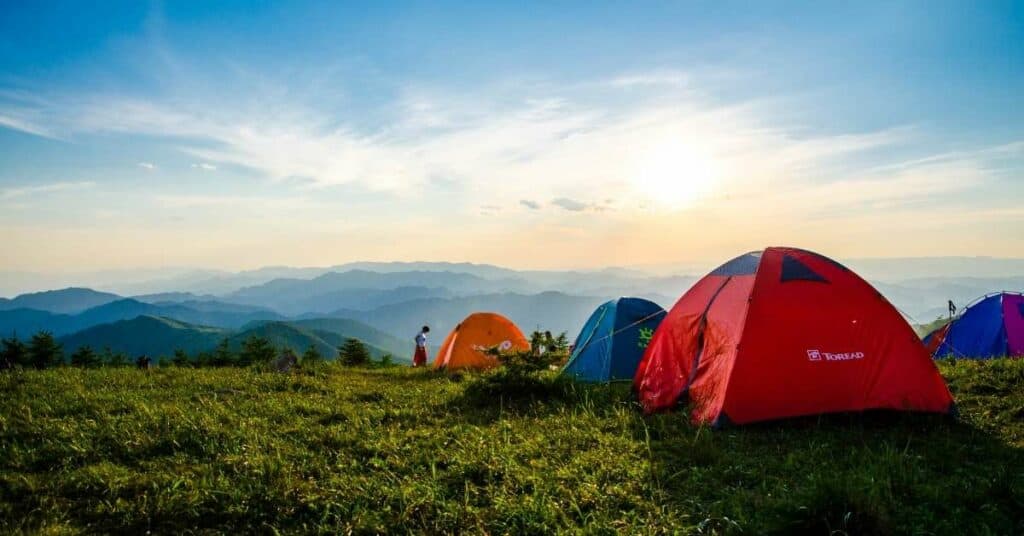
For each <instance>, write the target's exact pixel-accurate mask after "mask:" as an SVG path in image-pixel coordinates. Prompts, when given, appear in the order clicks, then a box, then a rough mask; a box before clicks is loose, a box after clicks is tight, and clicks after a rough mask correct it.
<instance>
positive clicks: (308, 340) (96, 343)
mask: <svg viewBox="0 0 1024 536" xmlns="http://www.w3.org/2000/svg"><path fill="white" fill-rule="evenodd" d="M252 336H260V337H265V338H267V339H268V340H270V342H271V343H272V344H273V345H274V346H275V347H276V348H277V349H278V350H279V351H280V350H283V349H284V348H290V349H291V350H293V351H294V352H296V353H297V354H299V355H301V354H302V353H303V352H305V351H306V349H308V348H309V347H310V346H312V347H314V348H316V349H317V350H318V351H319V352H320V353H321V355H322V356H323V357H324V358H325V359H329V360H330V359H334V358H336V357H337V354H338V350H337V348H338V346H340V345H341V344H342V343H343V342H344V341H345V339H347V338H350V337H351V338H357V339H359V340H361V341H363V343H364V344H366V345H367V348H368V349H369V350H370V354H371V355H373V356H374V357H375V358H378V359H379V358H380V357H381V356H382V355H384V354H386V353H391V354H393V355H394V357H395V360H396V361H408V357H407V356H406V355H405V354H406V353H408V352H407V351H408V348H406V346H409V345H405V344H403V343H402V342H401V341H399V340H398V339H396V338H394V337H391V336H389V335H387V334H385V333H382V332H380V331H379V330H376V329H374V328H372V327H370V326H367V325H365V324H361V323H359V322H357V321H355V320H350V319H316V320H303V321H299V322H295V323H292V322H280V321H261V322H253V323H250V324H249V325H247V326H245V327H244V328H242V329H237V330H231V329H225V328H219V327H213V326H203V325H198V324H190V323H187V322H181V321H178V320H174V319H171V318H164V317H158V316H150V315H141V316H138V317H135V318H132V319H129V320H119V321H117V322H112V323H109V324H102V325H98V326H92V327H90V328H87V329H84V330H82V331H79V332H77V333H73V334H70V335H65V336H63V337H60V338H59V340H60V342H61V343H62V344H63V345H64V348H65V352H66V353H67V354H70V353H71V352H74V351H75V350H76V349H78V348H79V347H81V346H90V347H92V348H93V349H94V350H96V351H101V350H102V349H104V348H110V349H111V350H113V351H115V352H124V353H126V354H128V355H129V356H131V357H135V356H138V355H143V354H145V355H148V356H150V357H153V358H157V357H161V356H163V357H171V356H172V355H173V354H174V352H175V350H179V349H180V350H184V351H185V352H186V353H187V354H189V356H192V357H194V356H195V355H196V354H197V353H199V352H202V351H209V350H212V349H213V348H214V347H216V346H217V344H218V343H220V341H221V340H223V339H227V341H228V344H229V345H230V346H231V347H232V349H234V350H236V351H237V350H238V349H239V348H241V346H242V343H243V342H244V341H245V340H246V339H248V338H249V337H252Z"/></svg>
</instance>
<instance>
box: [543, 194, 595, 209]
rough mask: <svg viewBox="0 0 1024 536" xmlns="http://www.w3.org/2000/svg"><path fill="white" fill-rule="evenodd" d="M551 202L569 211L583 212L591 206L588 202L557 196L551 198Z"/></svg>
mask: <svg viewBox="0 0 1024 536" xmlns="http://www.w3.org/2000/svg"><path fill="white" fill-rule="evenodd" d="M551 204H552V205H555V206H556V207H561V208H563V209H565V210H568V211H569V212H583V211H584V210H587V209H588V208H590V207H591V205H590V204H588V203H584V202H582V201H577V200H575V199H569V198H568V197H558V198H555V199H552V200H551Z"/></svg>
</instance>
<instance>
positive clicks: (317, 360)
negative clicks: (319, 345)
mask: <svg viewBox="0 0 1024 536" xmlns="http://www.w3.org/2000/svg"><path fill="white" fill-rule="evenodd" d="M323 362H324V356H323V354H321V353H320V350H317V349H316V346H314V345H312V344H310V345H309V348H306V351H305V352H303V354H302V366H304V367H309V366H315V365H319V364H321V363H323Z"/></svg>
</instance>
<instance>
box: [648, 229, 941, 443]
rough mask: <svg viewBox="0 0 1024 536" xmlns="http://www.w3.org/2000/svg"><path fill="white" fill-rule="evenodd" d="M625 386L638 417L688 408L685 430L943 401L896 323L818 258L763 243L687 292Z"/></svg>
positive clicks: (911, 338) (916, 344) (892, 312)
mask: <svg viewBox="0 0 1024 536" xmlns="http://www.w3.org/2000/svg"><path fill="white" fill-rule="evenodd" d="M634 386H635V388H636V390H637V392H638V395H639V399H640V402H641V404H642V405H643V408H644V410H645V411H646V412H654V411H659V410H667V409H670V408H673V407H676V405H677V404H680V403H681V402H683V401H686V400H688V401H689V402H690V403H691V404H692V414H691V419H692V420H693V421H694V422H695V423H709V424H712V425H716V426H720V425H725V424H729V423H735V424H745V423H751V422H756V421H765V420H772V419H780V418H785V417H794V416H799V415H817V414H822V413H832V412H849V411H863V410H868V409H894V410H910V411H921V412H936V413H945V412H951V411H953V399H952V397H951V396H950V394H949V390H948V389H947V388H946V384H945V382H944V381H943V379H942V376H940V375H939V372H938V369H937V368H936V367H935V363H934V362H933V361H932V360H931V359H930V358H929V356H928V354H927V352H926V351H925V348H924V346H923V345H922V344H921V341H920V339H918V338H917V336H916V335H915V333H914V330H913V329H912V328H911V327H910V325H909V324H907V322H906V320H904V319H903V317H902V316H901V315H900V314H899V313H898V312H897V311H896V309H895V308H894V307H893V306H892V305H890V304H889V302H888V301H886V299H885V298H884V297H882V295H881V294H879V293H878V291H876V290H875V289H874V288H872V287H871V285H869V284H868V283H867V282H866V281H864V280H863V279H861V278H860V277H859V276H857V274H855V273H853V272H852V271H850V270H849V269H848V268H846V267H845V266H843V265H841V264H839V263H838V262H836V261H833V260H831V259H829V258H827V257H824V256H822V255H819V254H817V253H812V252H810V251H805V250H801V249H796V248H782V247H772V248H768V249H765V250H764V251H755V252H751V253H747V254H745V255H741V256H739V257H736V258H735V259H733V260H731V261H729V262H727V263H725V264H723V265H722V266H719V267H718V268H716V269H715V270H714V271H712V272H711V273H709V274H708V275H707V276H705V277H704V278H703V279H701V280H700V281H699V282H697V284H696V285H694V286H693V287H692V288H691V289H690V290H689V291H687V292H686V294H684V295H683V297H682V298H681V299H680V300H679V302H678V303H677V304H676V305H675V306H674V307H673V308H672V310H671V311H669V313H668V315H667V316H666V317H665V319H664V320H663V321H662V323H661V325H660V326H659V327H658V330H657V331H656V332H655V333H654V338H653V339H652V340H651V344H650V346H648V348H647V351H646V353H645V354H644V358H643V360H642V361H641V363H640V367H639V368H638V370H637V375H636V378H635V380H634Z"/></svg>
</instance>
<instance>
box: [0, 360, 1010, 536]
mask: <svg viewBox="0 0 1024 536" xmlns="http://www.w3.org/2000/svg"><path fill="white" fill-rule="evenodd" d="M941 368H942V371H943V373H944V375H945V376H946V378H947V379H948V381H949V382H950V386H951V388H952V390H953V391H954V395H955V396H956V397H957V399H958V402H959V405H960V410H961V419H960V421H958V422H953V421H951V420H948V419H944V418H939V417H929V416H908V415H894V414H871V415H866V416H850V415H846V416H830V417H826V418H808V419H799V420H789V421H785V422H781V423H771V424H765V425H758V426H749V427H744V428H734V429H726V430H721V431H711V430H708V429H701V428H695V427H692V426H690V425H688V424H687V423H686V422H685V419H683V418H682V417H681V415H680V414H669V415H658V416H654V417H647V418H645V417H642V416H641V415H640V414H639V412H638V411H637V407H636V405H635V404H634V403H633V402H632V400H631V398H630V396H629V392H628V388H606V387H594V388H583V387H574V386H572V385H571V384H565V383H562V382H559V381H555V380H552V379H550V378H548V379H545V380H543V381H540V382H537V383H535V384H528V385H523V386H517V387H516V386H514V387H510V388H509V387H506V388H502V387H500V386H495V385H494V384H491V383H487V382H485V381H483V380H481V379H479V378H475V377H471V376H467V377H462V376H456V377H454V378H449V377H444V376H437V375H434V374H432V373H429V372H425V371H420V370H417V371H413V370H408V369H386V370H343V369H339V368H335V367H327V368H325V369H324V370H323V371H321V372H319V373H316V374H293V375H278V374H273V373H258V372H254V371H250V370H238V369H203V370H193V369H173V368H172V369H163V370H155V371H150V372H143V371H138V370H133V369H106V370H103V369H101V370H75V369H62V370H52V371H43V372H22V373H9V374H2V375H0V393H3V394H4V395H3V396H2V397H0V532H12V531H13V532H18V531H25V532H40V533H47V534H64V533H69V534H70V533H81V532H128V533H144V532H146V531H151V532H153V533H180V532H192V533H214V532H233V533H241V532H259V533H274V532H282V533H308V532H329V533H334V532H353V533H377V532H389V533H411V532H434V533H436V532H457V531H461V532H472V533H519V534H529V533H549V532H552V531H574V532H586V533H612V532H629V533H744V534H763V533H773V532H774V533H807V534H828V533H829V532H833V533H840V534H841V533H849V534H871V533H878V534H903V533H907V534H986V533H988V534H1011V533H1022V532H1024V456H1022V448H1024V361H1008V360H997V361H991V362H966V361H961V362H946V363H942V364H941ZM510 393H512V395H511V396H510Z"/></svg>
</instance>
